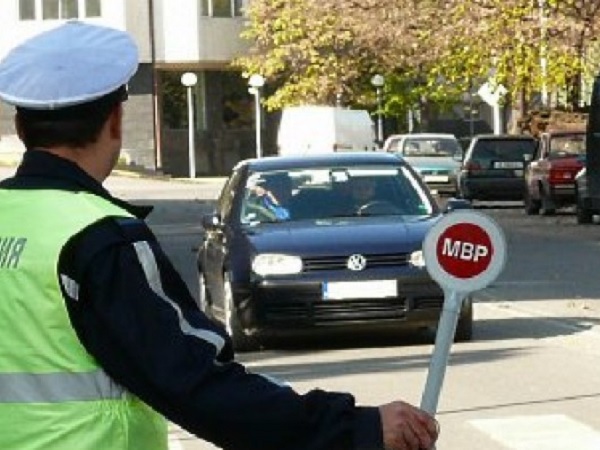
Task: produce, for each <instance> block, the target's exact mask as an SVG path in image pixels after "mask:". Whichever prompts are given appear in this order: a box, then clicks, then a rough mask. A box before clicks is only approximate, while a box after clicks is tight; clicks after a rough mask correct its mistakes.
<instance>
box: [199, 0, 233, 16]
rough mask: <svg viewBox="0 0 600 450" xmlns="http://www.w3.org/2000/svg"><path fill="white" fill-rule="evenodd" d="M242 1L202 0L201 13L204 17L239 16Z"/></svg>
mask: <svg viewBox="0 0 600 450" xmlns="http://www.w3.org/2000/svg"><path fill="white" fill-rule="evenodd" d="M243 3H244V2H243V0H202V5H201V7H202V12H201V14H202V15H203V16H206V17H236V16H241V15H242V7H243Z"/></svg>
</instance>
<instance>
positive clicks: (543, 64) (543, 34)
mask: <svg viewBox="0 0 600 450" xmlns="http://www.w3.org/2000/svg"><path fill="white" fill-rule="evenodd" d="M538 7H539V13H540V38H541V46H540V72H541V75H542V93H541V94H542V95H541V96H542V106H543V107H548V86H547V84H546V83H547V81H546V78H547V76H548V60H547V59H546V53H547V47H546V46H547V42H546V40H547V30H546V0H538Z"/></svg>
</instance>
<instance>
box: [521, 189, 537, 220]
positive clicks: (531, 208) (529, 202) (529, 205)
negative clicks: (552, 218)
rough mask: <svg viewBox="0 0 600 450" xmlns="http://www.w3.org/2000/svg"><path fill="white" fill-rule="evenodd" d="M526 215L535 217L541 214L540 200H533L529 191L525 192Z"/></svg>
mask: <svg viewBox="0 0 600 450" xmlns="http://www.w3.org/2000/svg"><path fill="white" fill-rule="evenodd" d="M524 201H525V214H527V215H528V216H535V215H537V214H539V213H540V208H541V204H540V201H539V200H534V199H533V198H531V193H530V192H529V190H527V191H525V199H524Z"/></svg>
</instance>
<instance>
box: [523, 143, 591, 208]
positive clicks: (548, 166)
mask: <svg viewBox="0 0 600 450" xmlns="http://www.w3.org/2000/svg"><path fill="white" fill-rule="evenodd" d="M584 163H585V131H549V132H545V133H542V134H541V135H540V142H539V145H538V147H537V149H536V152H535V153H534V155H533V159H532V161H531V162H530V164H529V165H528V166H527V169H526V171H525V183H526V186H527V189H526V191H525V212H526V213H527V214H530V215H532V214H539V213H540V212H541V213H542V214H544V215H552V214H554V213H555V212H556V209H557V208H562V207H565V206H573V205H575V204H576V203H577V197H576V194H575V176H576V175H577V172H579V171H580V170H581V169H582V168H583V166H584Z"/></svg>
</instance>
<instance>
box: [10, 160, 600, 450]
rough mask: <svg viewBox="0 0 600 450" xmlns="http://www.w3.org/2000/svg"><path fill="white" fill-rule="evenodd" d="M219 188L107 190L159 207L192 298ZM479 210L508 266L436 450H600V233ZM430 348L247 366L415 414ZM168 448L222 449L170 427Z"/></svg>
mask: <svg viewBox="0 0 600 450" xmlns="http://www.w3.org/2000/svg"><path fill="white" fill-rule="evenodd" d="M2 173H3V171H2V169H0V178H2ZM5 173H6V172H5ZM221 184H222V180H209V181H207V180H198V181H196V182H194V183H190V182H177V181H165V180H147V179H137V178H129V177H111V178H109V180H108V181H107V183H106V185H107V187H108V188H109V189H110V190H111V191H113V192H114V193H116V194H117V195H121V196H123V197H125V198H128V199H130V200H132V201H134V202H138V203H151V204H155V205H156V209H155V211H154V213H153V214H152V215H151V217H150V220H149V222H150V224H151V226H152V227H153V229H154V230H155V232H156V233H157V235H158V236H159V239H160V240H161V242H162V243H163V245H164V247H165V249H166V251H167V252H168V253H169V254H170V255H171V257H172V258H173V260H174V262H175V264H176V266H177V267H178V268H179V269H180V271H181V273H182V276H183V277H184V279H185V280H186V282H187V283H188V285H189V286H190V288H191V289H192V291H193V292H194V293H195V284H196V281H195V270H194V263H193V261H194V254H193V252H194V248H195V247H196V246H197V244H198V242H199V239H200V237H201V233H202V230H201V227H200V226H199V220H200V217H201V216H202V214H204V213H205V212H207V211H208V210H210V205H211V202H212V201H214V198H215V196H216V194H217V192H218V190H219V188H220V186H221ZM476 207H477V209H478V210H481V211H483V212H485V213H487V214H489V215H490V216H491V217H493V218H495V219H496V220H497V221H498V223H499V224H500V225H501V227H502V229H503V230H504V233H505V235H506V238H507V243H508V260H507V265H506V267H505V270H504V272H503V273H502V274H501V275H500V277H499V278H498V280H497V281H496V282H495V283H493V285H491V286H490V287H488V288H487V289H485V290H483V291H481V292H478V293H477V295H476V303H475V319H476V324H475V336H474V339H473V341H472V342H467V343H460V344H454V345H453V346H452V354H451V358H450V362H449V366H448V369H447V372H446V378H445V380H444V385H443V389H442V393H441V397H440V404H439V408H438V420H439V421H440V424H441V427H442V433H441V436H440V440H439V443H438V446H437V449H438V450H470V449H477V450H479V449H485V450H507V449H512V450H538V449H539V450H598V449H600V415H598V414H597V412H598V411H600V381H599V380H600V328H599V324H600V308H599V304H600V303H599V302H600V276H598V275H597V269H596V267H597V266H598V265H597V264H596V261H598V260H599V258H600V246H599V241H600V226H598V225H589V226H578V225H576V224H575V219H574V217H573V216H572V214H569V213H568V212H563V213H561V214H559V215H557V216H556V217H528V216H525V214H524V213H523V211H522V209H521V208H520V206H519V204H487V205H486V204H481V205H476ZM432 350H433V346H432V345H431V344H429V343H427V342H423V341H419V340H409V339H407V340H406V341H402V342H394V343H381V342H366V341H361V342H356V341H355V340H349V341H347V342H345V343H337V344H335V345H334V344H333V343H330V342H325V343H322V345H318V346H314V347H308V348H283V349H270V350H265V351H260V352H253V353H249V354H243V355H240V356H239V359H240V361H242V362H245V363H246V364H247V366H248V368H249V370H253V371H256V372H261V373H268V374H270V375H273V376H276V377H278V378H280V379H284V380H287V381H288V382H290V383H291V385H292V386H293V387H294V388H295V389H297V390H298V391H299V392H305V391H307V390H309V389H312V388H315V387H319V388H323V389H331V390H336V391H346V390H347V391H351V392H353V393H354V394H355V396H356V398H357V401H358V402H359V403H361V404H379V403H382V402H386V401H389V400H391V399H395V398H403V399H405V400H407V401H410V402H412V403H415V404H419V403H420V400H421V394H422V392H423V388H424V383H425V380H426V376H427V371H428V367H429V361H430V357H431V352H432ZM257 413H259V412H257ZM232 432H235V430H232ZM170 448H171V450H207V449H211V448H214V447H212V446H211V445H209V444H207V443H205V442H203V441H201V440H200V439H197V438H195V437H193V436H190V435H189V434H187V433H186V432H184V431H182V430H180V429H179V428H178V427H176V426H172V427H171V433H170Z"/></svg>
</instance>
